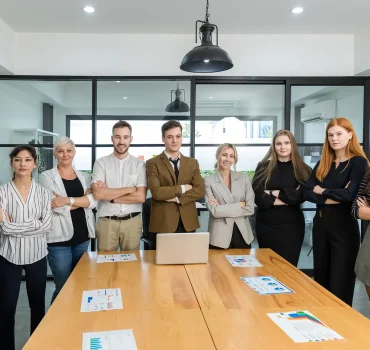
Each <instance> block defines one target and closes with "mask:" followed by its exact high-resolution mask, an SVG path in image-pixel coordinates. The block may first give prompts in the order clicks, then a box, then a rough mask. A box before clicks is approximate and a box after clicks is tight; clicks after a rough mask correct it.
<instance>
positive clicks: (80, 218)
mask: <svg viewBox="0 0 370 350" xmlns="http://www.w3.org/2000/svg"><path fill="white" fill-rule="evenodd" d="M62 180H63V184H64V188H65V189H66V192H67V196H68V197H83V196H84V195H85V193H84V189H83V187H82V184H81V182H80V180H79V179H78V177H76V178H75V179H73V180H65V179H63V178H62ZM71 218H72V224H73V230H74V233H73V236H72V238H71V239H70V240H69V241H65V242H56V243H49V245H50V246H64V247H65V246H75V245H77V244H81V243H83V242H86V241H87V240H88V239H89V231H88V229H87V223H86V215H85V210H84V208H77V209H74V210H71Z"/></svg>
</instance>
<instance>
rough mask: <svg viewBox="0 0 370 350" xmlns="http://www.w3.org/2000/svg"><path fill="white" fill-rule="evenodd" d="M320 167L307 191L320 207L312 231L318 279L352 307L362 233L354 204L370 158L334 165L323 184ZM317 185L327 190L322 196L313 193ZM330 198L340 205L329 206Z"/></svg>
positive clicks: (308, 195) (315, 274)
mask: <svg viewBox="0 0 370 350" xmlns="http://www.w3.org/2000/svg"><path fill="white" fill-rule="evenodd" d="M318 165H319V163H317V165H316V166H315V168H314V170H313V171H312V174H311V178H310V180H309V181H308V182H307V187H308V190H306V191H305V199H306V200H307V201H310V202H313V203H316V207H317V210H316V215H315V217H314V219H313V228H312V243H313V258H314V277H315V281H316V282H318V283H320V284H321V285H322V286H323V287H324V288H326V289H328V290H329V291H330V292H332V293H333V294H334V295H336V296H337V297H338V298H340V299H342V300H343V301H344V302H346V303H347V304H348V305H352V298H353V292H354V288H355V281H356V277H355V272H354V267H355V261H356V257H357V253H358V249H359V245H360V231H359V227H358V223H357V220H356V219H355V218H354V217H353V216H352V215H351V205H352V202H353V200H354V199H355V197H356V194H357V192H358V189H359V186H360V184H361V181H362V179H363V177H364V175H365V173H366V170H367V159H365V158H364V157H361V156H356V157H352V158H351V159H349V160H347V161H345V162H341V163H339V165H338V167H337V168H336V167H335V166H336V165H335V163H333V165H332V166H331V168H330V170H329V173H328V174H327V175H326V177H325V178H324V181H323V182H320V181H319V180H318V179H317V178H316V170H317V167H318ZM347 184H348V186H347ZM316 185H319V186H321V187H322V188H325V191H324V192H323V193H322V195H320V194H316V193H315V192H313V188H314V187H315V186H316ZM346 186H347V188H346ZM326 199H332V200H334V201H336V202H340V204H325V201H326Z"/></svg>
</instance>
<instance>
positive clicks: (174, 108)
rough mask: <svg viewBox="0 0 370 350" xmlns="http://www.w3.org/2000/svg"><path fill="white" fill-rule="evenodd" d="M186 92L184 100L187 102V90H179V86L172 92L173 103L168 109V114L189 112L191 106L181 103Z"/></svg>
mask: <svg viewBox="0 0 370 350" xmlns="http://www.w3.org/2000/svg"><path fill="white" fill-rule="evenodd" d="M182 91H183V92H184V100H185V90H184V89H180V88H179V84H177V89H176V90H171V103H170V104H169V105H168V106H167V107H166V112H171V113H177V112H180V113H181V112H189V110H190V108H189V106H188V105H187V104H186V103H185V102H183V101H181V93H182ZM173 93H175V96H176V97H175V101H172V94H173Z"/></svg>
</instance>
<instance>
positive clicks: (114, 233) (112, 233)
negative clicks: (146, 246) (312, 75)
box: [96, 215, 142, 251]
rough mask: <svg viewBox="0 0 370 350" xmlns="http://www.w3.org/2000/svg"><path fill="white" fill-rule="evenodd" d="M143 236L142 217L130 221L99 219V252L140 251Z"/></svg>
mask: <svg viewBox="0 0 370 350" xmlns="http://www.w3.org/2000/svg"><path fill="white" fill-rule="evenodd" d="M141 234H142V222H141V215H137V216H135V217H134V218H132V219H128V220H113V219H108V218H99V220H98V224H97V226H96V237H97V238H98V250H99V251H117V249H118V247H120V250H138V249H139V246H140V238H141Z"/></svg>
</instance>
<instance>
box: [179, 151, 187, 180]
mask: <svg viewBox="0 0 370 350" xmlns="http://www.w3.org/2000/svg"><path fill="white" fill-rule="evenodd" d="M188 160H189V159H188V157H185V156H183V155H182V153H180V170H179V178H178V180H177V183H178V184H179V185H184V184H183V183H182V181H183V178H184V174H185V172H186V170H187V168H188Z"/></svg>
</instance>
